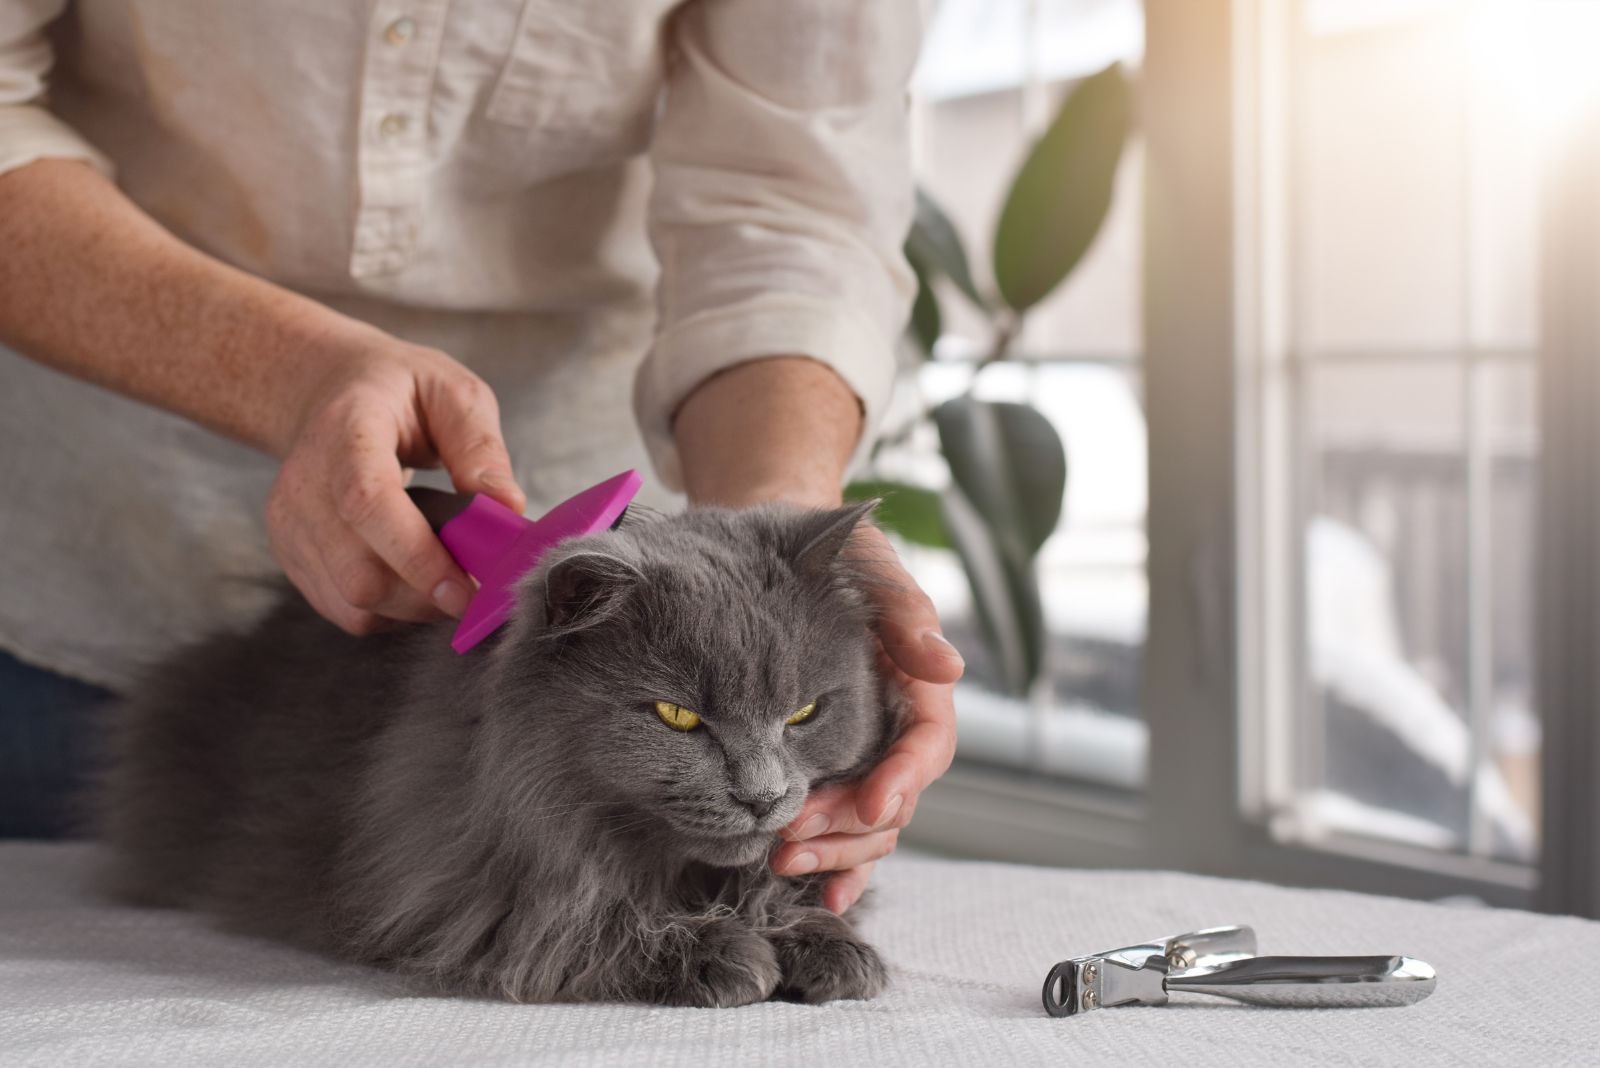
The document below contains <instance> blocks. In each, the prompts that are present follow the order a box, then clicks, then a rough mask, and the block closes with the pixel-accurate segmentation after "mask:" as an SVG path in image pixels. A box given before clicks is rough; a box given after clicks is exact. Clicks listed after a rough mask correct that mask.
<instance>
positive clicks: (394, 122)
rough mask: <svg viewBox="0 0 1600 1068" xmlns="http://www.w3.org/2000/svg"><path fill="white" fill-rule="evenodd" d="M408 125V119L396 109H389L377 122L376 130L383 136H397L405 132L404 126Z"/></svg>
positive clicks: (409, 123)
mask: <svg viewBox="0 0 1600 1068" xmlns="http://www.w3.org/2000/svg"><path fill="white" fill-rule="evenodd" d="M410 125H411V120H410V119H407V118H406V117H405V116H404V115H402V114H400V112H398V111H391V112H389V114H387V115H385V116H384V117H383V119H382V121H380V122H379V123H378V132H379V133H380V134H382V135H383V136H384V137H399V136H400V135H401V134H403V133H405V132H406V128H407V127H409V126H410Z"/></svg>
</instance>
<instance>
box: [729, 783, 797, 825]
mask: <svg viewBox="0 0 1600 1068" xmlns="http://www.w3.org/2000/svg"><path fill="white" fill-rule="evenodd" d="M783 794H784V791H782V790H775V791H772V790H769V791H762V792H760V793H750V794H741V793H740V792H739V791H737V790H729V791H728V796H729V797H732V798H733V799H734V800H735V801H737V802H739V804H741V805H743V806H744V807H745V808H747V809H749V810H750V814H751V815H753V816H754V817H755V818H756V819H758V820H759V819H761V818H763V817H764V816H766V814H767V813H769V812H771V811H772V809H773V807H774V806H775V805H777V803H778V802H779V801H782V800H783Z"/></svg>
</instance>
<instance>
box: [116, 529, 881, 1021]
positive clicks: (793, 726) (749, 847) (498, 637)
mask: <svg viewBox="0 0 1600 1068" xmlns="http://www.w3.org/2000/svg"><path fill="white" fill-rule="evenodd" d="M871 507H872V502H866V503H861V504H852V505H847V506H845V507H843V508H839V509H833V510H800V509H792V508H786V507H783V506H779V505H764V506H760V507H756V508H751V509H741V510H737V511H735V510H726V509H719V508H702V509H692V510H690V511H687V512H684V513H683V514H681V515H677V516H672V517H664V518H654V519H651V520H646V521H639V522H633V521H630V522H629V523H627V524H624V525H623V526H622V527H621V528H620V529H618V530H616V531H613V532H608V533H604V534H598V535H592V536H589V537H585V538H579V539H574V540H571V541H568V542H564V543H562V544H561V545H559V546H557V547H556V548H554V549H552V550H551V551H550V552H549V553H547V554H546V556H545V558H544V559H543V560H542V561H541V562H540V565H539V566H538V567H537V568H536V569H535V570H534V571H533V572H532V573H530V574H529V575H528V576H526V577H525V578H524V579H523V580H522V583H521V585H520V586H519V589H518V597H517V609H516V612H515V613H514V615H513V618H512V619H511V621H510V622H509V623H508V625H507V626H505V627H503V628H502V629H501V630H500V631H499V632H497V633H496V634H495V635H493V636H491V638H490V639H488V640H487V641H486V642H485V643H483V644H482V645H480V646H479V647H478V648H476V649H474V650H472V651H471V652H470V653H468V654H467V655H465V656H457V655H456V654H455V653H453V652H452V651H451V650H450V648H449V642H448V639H449V635H450V632H451V628H452V627H453V625H454V624H453V622H450V621H446V622H440V623H437V624H420V625H413V626H409V627H406V628H403V629H401V630H398V631H393V632H388V633H384V634H379V635H375V636H371V637H366V638H353V637H350V636H347V635H345V634H344V633H342V632H341V631H339V630H338V629H337V628H335V627H334V626H333V625H332V624H330V623H327V622H325V621H323V620H321V619H320V618H318V617H317V616H316V615H315V614H314V613H313V612H312V611H311V610H310V609H309V608H308V607H306V606H305V605H304V603H303V602H302V601H301V600H300V599H299V598H298V597H288V598H286V599H285V601H284V603H283V604H282V605H281V606H280V607H279V608H278V609H277V610H276V611H275V613H274V614H272V615H271V616H270V617H269V618H268V619H267V620H266V621H265V622H264V623H263V624H262V625H260V626H259V627H258V628H256V629H255V630H254V631H252V632H250V633H247V634H243V635H227V636H219V637H216V638H213V639H211V640H209V641H207V642H204V643H201V644H200V645H198V646H195V647H194V648H192V649H189V650H187V651H186V652H184V653H182V654H180V655H178V656H177V657H175V658H174V659H172V660H171V661H170V662H168V663H167V664H166V665H164V666H163V667H162V668H161V669H159V670H158V671H156V672H155V673H153V676H152V682H151V684H150V685H149V686H148V687H147V688H146V689H145V690H144V691H143V692H141V693H138V694H137V695H136V696H135V697H134V699H132V700H131V701H130V702H129V703H128V704H127V705H125V706H124V707H123V708H122V709H121V710H120V711H119V713H118V715H117V717H116V720H115V722H114V723H113V724H112V725H111V726H110V728H109V737H108V743H109V744H108V767H107V770H106V772H105V773H104V775H103V777H102V780H101V782H100V784H99V786H98V790H97V796H96V799H95V808H96V810H97V811H98V813H99V816H98V822H99V824H100V833H101V835H102V837H103V838H104V840H105V841H106V842H107V844H108V846H109V850H108V851H107V852H108V855H109V857H110V866H109V869H108V875H109V877H110V885H111V886H112V887H113V889H114V892H115V893H117V894H119V895H120V896H121V897H123V898H124V899H126V900H130V901H134V902H139V903H144V904H151V905H169V906H181V907H190V908H196V909H199V910H202V911H205V912H208V913H210V914H212V915H214V916H217V917H219V918H220V919H222V920H223V921H224V923H225V924H226V925H227V926H229V927H231V928H233V929H236V930H240V931H244V932H249V933H255V934H262V935H267V936H270V937H275V938H278V939H284V940H288V941H290V942H293V943H297V944H300V945H303V946H308V947H311V948H314V949H317V950H320V951H322V952H325V953H329V954H332V955H335V956H338V957H340V958H343V959H348V960H354V961H359V962H363V963H367V964H371V965H378V966H381V967H386V968H389V969H391V970H394V971H397V972H401V973H404V974H408V975H413V976H419V977H423V978H425V979H426V980H429V981H430V982H431V983H432V984H433V985H434V986H435V987H436V988H439V989H442V990H444V991H448V992H452V993H461V994H470V995H479V996H490V997H499V998H506V999H511V1000H515V1001H526V1002H546V1001H599V1000H628V1001H647V1002H656V1003H662V1004H670V1005H697V1006H730V1005H742V1004H747V1003H751V1002H757V1001H762V1000H765V999H768V998H770V997H774V996H778V997H783V998H788V999H792V1000H799V1001H805V1002H821V1001H829V1000H833V999H836V998H870V997H873V996H875V995H876V994H878V993H879V992H880V991H881V990H882V989H883V988H884V986H885V984H886V982H887V971H886V969H885V966H884V963H883V961H882V960H881V958H880V957H879V956H878V954H877V952H876V951H875V950H874V949H873V948H872V947H871V946H870V945H868V944H867V943H866V942H864V941H863V940H862V939H861V938H860V937H859V936H858V935H857V934H856V933H855V930H854V927H853V925H852V923H851V921H850V920H849V919H846V918H844V917H841V916H837V915H835V914H833V913H832V912H830V911H828V910H827V909H825V908H823V907H822V905H821V899H820V892H821V886H822V883H823V881H824V877H823V876H819V875H813V876H805V877H801V878H782V877H779V876H777V875H774V874H773V873H772V872H771V870H770V867H769V864H768V858H769V856H770V853H771V851H772V849H773V847H774V844H775V843H776V841H777V838H776V832H777V831H778V830H779V828H781V827H783V826H784V825H786V824H787V823H789V822H790V821H791V820H793V819H794V817H795V816H796V815H797V814H798V813H799V812H800V809H801V806H802V804H803V803H804V801H805V799H806V797H807V795H808V793H809V791H810V790H812V789H813V788H815V787H817V786H818V785H821V784H823V783H831V782H842V781H850V780H853V779H856V778H859V777H860V776H861V775H863V774H864V773H865V772H866V771H867V770H868V769H870V768H871V767H872V766H873V765H874V764H875V763H876V762H877V761H878V760H879V759H880V758H881V756H882V755H883V753H884V751H885V750H886V748H887V747H888V745H889V744H890V743H891V742H892V741H893V739H894V737H895V735H896V733H897V732H898V730H899V727H900V723H901V719H902V716H903V701H902V699H901V698H900V697H899V696H898V695H897V694H896V693H894V692H893V691H892V689H891V688H890V687H888V685H887V684H886V683H884V682H882V681H881V680H880V676H879V674H878V672H877V670H876V661H875V655H876V654H875V648H876V647H875V644H874V639H873V638H872V636H871V630H870V623H871V614H870V607H869V603H868V596H867V595H868V592H869V582H870V580H869V579H867V578H866V577H865V575H866V569H864V568H863V567H862V566H861V561H860V560H859V559H856V558H855V557H854V555H853V553H852V552H851V551H847V550H846V545H847V542H849V541H850V536H851V534H852V532H853V531H854V529H855V528H856V526H857V524H858V523H860V522H862V521H863V520H864V519H865V517H866V515H867V513H868V512H869V511H870V509H871Z"/></svg>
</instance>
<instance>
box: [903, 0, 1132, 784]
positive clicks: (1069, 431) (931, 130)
mask: <svg viewBox="0 0 1600 1068" xmlns="http://www.w3.org/2000/svg"><path fill="white" fill-rule="evenodd" d="M1142 46H1143V15H1142V10H1141V8H1140V5H1139V4H1138V3H1137V0H1112V2H1091V3H1045V4H1025V3H1008V4H1001V5H995V4H992V3H989V2H988V0H945V2H944V3H941V4H940V5H938V9H937V14H936V17H935V18H934V20H933V23H932V26H931V29H930V34H929V38H928V41H927V45H926V48H925V50H924V55H923V62H922V64H921V66H920V68H919V70H918V73H917V77H916V82H915V90H916V105H915V115H916V133H917V136H916V147H917V161H918V172H919V173H918V180H919V183H920V184H921V185H922V187H923V188H924V189H925V190H926V191H927V192H928V193H929V194H931V195H932V196H933V197H934V198H935V200H937V201H938V202H939V203H940V204H942V205H943V206H944V208H945V209H946V210H947V211H948V213H949V214H950V216H951V219H952V221H953V222H954V223H955V225H956V227H957V228H958V230H959V231H960V233H961V234H962V237H963V240H964V243H965V245H966V247H967V249H968V250H969V253H970V255H971V258H972V260H973V267H974V272H975V274H976V275H977V276H978V280H979V284H980V285H981V286H984V287H985V288H991V286H992V282H991V280H990V275H989V265H988V250H989V247H990V238H991V235H992V233H993V230H994V227H995V221H996V217H997V215H998V213H999V210H1000V206H1001V204H1002V202H1003V200H1004V197H1005V194H1006V191H1007V189H1008V188H1009V186H1010V183H1011V181H1012V179H1013V177H1014V175H1015V173H1016V170H1017V168H1018V166H1019V165H1020V164H1021V162H1022V160H1023V158H1024V156H1025V155H1026V153H1027V150H1028V147H1029V144H1030V143H1031V141H1032V140H1033V138H1034V137H1036V136H1037V135H1038V134H1039V132H1040V131H1041V130H1042V128H1043V127H1044V125H1045V124H1046V123H1047V122H1048V121H1049V118H1050V116H1051V114H1052V113H1053V112H1054V110H1055V108H1056V107H1057V106H1058V104H1059V101H1060V100H1061V98H1062V97H1063V96H1064V94H1065V93H1066V92H1067V91H1068V90H1069V89H1070V88H1071V87H1072V85H1074V84H1075V83H1076V82H1077V80H1078V79H1080V78H1082V77H1084V76H1085V75H1088V74H1092V73H1093V72H1095V71H1098V70H1100V69H1102V68H1104V67H1105V66H1107V65H1108V64H1110V63H1112V62H1116V61H1122V62H1124V63H1127V62H1137V60H1138V58H1139V53H1140V50H1141V49H1142ZM1141 182H1142V166H1141V160H1140V154H1139V149H1138V145H1137V143H1136V142H1135V143H1134V144H1133V145H1130V146H1129V148H1128V149H1127V150H1126V151H1125V153H1124V156H1123V160H1122V164H1121V166H1120V169H1119V173H1118V176H1117V181H1116V191H1115V195H1114V198H1113V201H1112V207H1111V211H1110V214H1109V216H1108V218H1107V220H1106V222H1105V224H1104V227H1103V228H1102V230H1101V232H1100V234H1099V236H1098V238H1097V240H1096V242H1095V244H1094V246H1093V247H1092V248H1091V250H1090V252H1089V253H1088V254H1087V256H1086V257H1085V258H1084V260H1083V261H1082V262H1081V263H1080V264H1079V265H1078V268H1077V269H1076V270H1075V271H1074V272H1073V273H1072V275H1071V276H1070V277H1069V278H1068V280H1067V281H1066V283H1065V284H1064V285H1062V286H1061V287H1060V288H1059V289H1058V290H1057V291H1055V293H1054V294H1053V295H1052V296H1050V297H1049V298H1047V299H1046V300H1045V301H1044V302H1043V303H1042V304H1041V305H1039V306H1038V307H1037V308H1035V309H1034V310H1032V311H1031V312H1030V313H1029V315H1028V317H1027V320H1026V326H1025V330H1024V333H1023V335H1022V336H1021V338H1020V339H1019V342H1018V344H1017V346H1016V348H1015V349H1014V350H1013V359H1012V360H1010V361H1008V362H1005V363H1001V364H997V365H994V366H992V367H989V368H987V369H985V370H984V371H983V372H982V373H981V375H980V376H979V377H978V378H977V379H976V381H974V377H973V376H974V374H975V371H974V368H975V366H976V364H977V362H978V360H979V359H980V358H981V357H982V356H983V355H984V353H985V351H986V349H987V345H988V342H989V337H988V323H987V321H986V320H985V319H984V318H983V317H981V316H979V315H977V314H975V313H974V311H973V310H972V309H971V308H970V306H968V305H966V304H965V303H964V302H962V301H961V300H960V299H959V296H958V295H956V294H955V293H954V292H953V291H950V292H942V295H943V296H944V297H945V299H944V300H943V307H944V309H945V333H944V336H943V337H942V339H941V340H940V343H939V345H938V350H937V354H936V358H934V359H932V360H930V361H928V362H927V363H925V364H922V365H921V366H920V367H919V368H918V369H917V370H916V371H915V372H914V374H913V375H912V381H911V382H909V383H908V386H909V387H910V391H911V392H913V393H914V394H915V395H916V396H917V398H918V403H917V404H916V405H912V406H910V408H911V410H920V409H921V408H926V407H929V406H932V405H935V404H937V403H939V402H941V401H944V400H947V399H949V398H950V397H952V396H955V395H957V394H958V393H961V392H964V391H965V390H966V389H967V388H968V387H969V385H970V386H972V389H973V394H974V396H976V397H978V398H980V399H984V400H1012V401H1026V402H1029V403H1031V404H1033V405H1034V406H1035V407H1036V408H1038V409H1039V410H1040V411H1041V412H1042V413H1043V414H1044V415H1045V416H1046V417H1047V418H1048V419H1049V420H1050V422H1051V424H1052V425H1053V426H1054V427H1055V429H1056V431H1057V433H1058V434H1059V435H1060V436H1061V438H1062V440H1063V443H1064V445H1065V447H1066V450H1067V455H1068V465H1069V474H1068V478H1067V490H1066V501H1065V505H1064V509H1063V516H1064V518H1063V521H1062V522H1061V524H1060V526H1059V528H1058V529H1057V531H1056V532H1055V534H1054V535H1053V536H1052V537H1051V538H1050V539H1049V541H1048V542H1047V543H1046V544H1045V546H1044V547H1043V549H1042V550H1041V551H1040V553H1039V584H1040V588H1041V593H1042V597H1043V601H1044V607H1045V621H1046V625H1047V629H1048V632H1049V640H1048V651H1047V656H1046V671H1045V680H1044V685H1042V686H1039V687H1037V688H1036V691H1035V693H1034V694H1033V695H1031V698H1030V699H1026V700H1023V699H1017V698H1013V697H1006V696H1002V695H1001V694H1000V693H999V692H997V690H998V687H997V686H996V684H995V677H994V671H993V665H992V663H991V660H990V657H989V655H988V654H987V650H986V648H985V645H984V641H983V637H982V634H981V632H980V630H979V628H978V626H977V622H976V620H975V619H974V613H973V605H972V600H971V596H970V594H969V592H968V586H967V581H966V579H965V577H964V574H963V571H962V568H961V565H960V562H959V561H958V560H957V559H956V557H955V556H954V555H953V554H951V553H948V552H940V551H934V550H918V549H916V548H914V547H912V548H909V549H907V552H908V554H909V555H910V557H911V561H910V562H911V566H912V568H913V570H914V571H915V572H916V574H917V575H918V578H919V580H920V581H921V582H922V583H923V585H924V587H925V588H926V589H927V590H928V591H929V593H930V595H931V596H932V597H933V598H934V600H935V602H936V603H937V604H938V605H939V608H940V612H941V615H942V617H943V619H944V621H945V628H946V631H947V633H948V634H949V636H950V637H951V639H952V640H953V641H955V642H956V643H957V644H958V646H960V648H961V649H962V650H963V651H964V652H965V653H966V655H967V658H968V661H969V671H968V678H969V683H968V684H967V685H965V686H964V687H963V692H962V695H961V700H960V701H959V702H958V707H959V715H960V717H961V723H960V726H961V736H962V758H963V759H964V760H966V761H968V762H970V763H987V764H990V765H994V766H1000V767H1006V768H1021V769H1025V770H1027V771H1030V772H1034V773H1038V774H1042V775H1048V776H1060V777H1065V778H1070V779H1075V780H1079V781H1082V782H1088V783H1094V784H1097V785H1100V786H1104V787H1109V788H1112V789H1115V790H1123V791H1128V790H1137V789H1139V788H1140V787H1141V786H1142V785H1143V782H1144V777H1145V751H1146V733H1145V729H1144V725H1143V723H1142V722H1141V720H1140V715H1139V695H1138V694H1139V672H1140V666H1139V665H1140V653H1141V650H1142V648H1143V645H1144V632H1145V614H1146V589H1145V575H1144V558H1145V539H1144V510H1145V487H1146V482H1147V478H1146V465H1145V426H1144V413H1143V410H1142V407H1141V401H1140V396H1141V392H1142V382H1141V375H1140V349H1141V342H1140V301H1139V273H1138V266H1139V256H1140V245H1141V228H1140V225H1139V216H1140V213H1139V189H1140V185H1141ZM949 288H950V287H948V286H946V287H945V289H946V290H948V289H949ZM936 446H937V438H936V436H934V434H933V432H932V430H931V428H924V431H923V433H922V434H920V435H918V436H914V437H912V438H911V439H910V440H908V441H907V442H905V444H904V446H903V447H900V448H894V449H887V450H885V451H884V452H883V453H882V454H880V457H879V468H880V470H881V471H883V472H886V473H888V474H891V475H896V476H900V477H904V478H907V479H909V480H911V481H914V482H921V483H924V484H931V485H939V484H940V483H941V482H942V480H943V479H944V477H945V473H944V472H943V471H942V470H941V466H940V464H939V463H938V462H937V461H936V460H934V461H932V462H930V459H929V458H930V456H931V455H932V454H934V453H936V451H937V447H936Z"/></svg>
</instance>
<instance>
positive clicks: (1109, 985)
mask: <svg viewBox="0 0 1600 1068" xmlns="http://www.w3.org/2000/svg"><path fill="white" fill-rule="evenodd" d="M1436 981H1437V977H1436V975H1435V973H1434V970H1433V967H1432V966H1431V965H1429V964H1428V963H1426V962H1425V961H1420V960H1417V959H1416V958H1415V957H1400V956H1393V957H1258V956H1256V933H1255V931H1253V930H1252V929H1250V928H1249V927H1210V928H1207V929H1206V930H1204V931H1194V932H1191V933H1189V934H1181V935H1174V936H1173V937H1171V938H1163V939H1158V940H1156V941H1154V942H1144V943H1141V944H1139V945H1136V946H1125V947H1123V948H1122V949H1111V950H1107V951H1105V952H1104V953H1094V954H1090V955H1089V956H1086V957H1073V958H1072V959H1071V960H1064V961H1062V962H1061V963H1060V964H1057V965H1056V966H1055V967H1054V968H1051V969H1050V974H1049V975H1048V976H1046V977H1045V981H1044V1009H1045V1011H1046V1012H1048V1013H1049V1014H1050V1015H1051V1016H1077V1015H1079V1014H1081V1013H1085V1012H1092V1011H1093V1010H1095V1009H1109V1008H1113V1007H1115V1006H1117V1005H1165V1004H1166V1003H1167V999H1168V997H1169V996H1170V995H1172V994H1177V993H1185V992H1187V993H1192V994H1215V995H1219V996H1221V997H1225V998H1233V999H1234V1000H1236V1001H1248V1002H1251V1003H1252V1004H1256V1005H1268V1006H1274V1007H1285V1008H1287V1007H1293V1008H1375V1007H1379V1006H1390V1005H1410V1004H1413V1003H1415V1002H1418V1001H1421V1000H1422V999H1423V998H1425V997H1427V996H1428V995H1429V994H1431V993H1433V987H1434V984H1435V982H1436Z"/></svg>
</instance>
